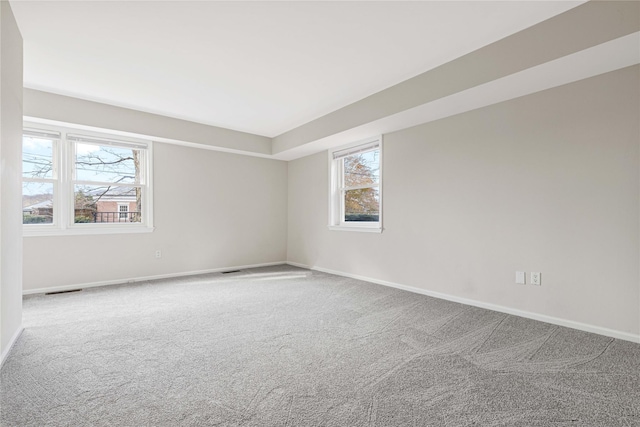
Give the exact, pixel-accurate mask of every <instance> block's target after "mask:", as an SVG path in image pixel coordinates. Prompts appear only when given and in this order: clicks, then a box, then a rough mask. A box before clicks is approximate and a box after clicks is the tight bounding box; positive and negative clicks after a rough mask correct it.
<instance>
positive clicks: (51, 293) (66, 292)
mask: <svg viewBox="0 0 640 427" xmlns="http://www.w3.org/2000/svg"><path fill="white" fill-rule="evenodd" d="M81 290H82V289H71V290H69V291H56V292H47V293H45V295H57V294H68V293H69V292H80V291H81Z"/></svg>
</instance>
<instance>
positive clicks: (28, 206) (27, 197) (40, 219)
mask: <svg viewBox="0 0 640 427" xmlns="http://www.w3.org/2000/svg"><path fill="white" fill-rule="evenodd" d="M52 222H53V184H52V183H49V182H23V183H22V223H23V224H51V223H52Z"/></svg>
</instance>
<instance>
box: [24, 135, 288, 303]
mask: <svg viewBox="0 0 640 427" xmlns="http://www.w3.org/2000/svg"><path fill="white" fill-rule="evenodd" d="M153 154H154V188H153V192H154V214H155V215H154V223H155V227H156V228H155V231H154V232H153V233H144V234H115V235H92V236H56V237H52V236H47V237H25V238H24V290H25V291H26V292H29V291H32V290H34V289H42V288H46V287H62V286H67V287H73V285H75V284H79V285H83V284H87V283H96V282H98V283H103V282H113V281H120V280H127V279H137V278H141V277H149V276H158V275H171V274H178V273H189V272H194V271H202V270H209V269H217V268H227V267H232V266H242V265H253V264H262V263H270V262H282V261H285V260H286V235H287V228H286V227H287V225H286V224H287V211H286V206H287V202H286V198H287V165H286V163H285V162H282V161H279V160H270V159H263V158H258V157H250V156H243V155H238V154H230V153H222V152H217V151H210V150H203V149H197V148H188V147H182V146H177V145H173V144H165V143H155V145H154V153H153ZM158 249H159V250H161V251H162V258H160V259H156V258H155V251H156V250H158Z"/></svg>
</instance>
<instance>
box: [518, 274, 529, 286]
mask: <svg viewBox="0 0 640 427" xmlns="http://www.w3.org/2000/svg"><path fill="white" fill-rule="evenodd" d="M526 275H527V273H526V272H524V271H516V285H524V284H525V283H526V280H525V277H526Z"/></svg>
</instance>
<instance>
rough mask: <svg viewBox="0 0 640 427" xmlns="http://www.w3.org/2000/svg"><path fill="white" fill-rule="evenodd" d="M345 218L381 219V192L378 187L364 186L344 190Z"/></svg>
mask: <svg viewBox="0 0 640 427" xmlns="http://www.w3.org/2000/svg"><path fill="white" fill-rule="evenodd" d="M344 220H345V221H360V222H363V221H369V222H377V221H379V220H380V193H379V191H378V189H377V188H362V189H359V190H347V191H345V192H344Z"/></svg>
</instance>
